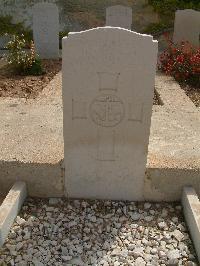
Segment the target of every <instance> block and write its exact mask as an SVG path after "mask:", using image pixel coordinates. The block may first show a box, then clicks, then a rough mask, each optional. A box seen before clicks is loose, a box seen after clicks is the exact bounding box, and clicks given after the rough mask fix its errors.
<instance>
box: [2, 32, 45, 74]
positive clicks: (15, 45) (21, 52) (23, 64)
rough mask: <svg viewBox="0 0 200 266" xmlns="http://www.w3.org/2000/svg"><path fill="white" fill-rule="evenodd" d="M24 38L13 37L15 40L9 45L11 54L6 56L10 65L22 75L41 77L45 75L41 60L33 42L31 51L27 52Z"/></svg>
mask: <svg viewBox="0 0 200 266" xmlns="http://www.w3.org/2000/svg"><path fill="white" fill-rule="evenodd" d="M23 37H24V36H23V35H22V36H19V35H13V39H12V40H11V41H10V42H9V43H8V44H7V47H6V48H7V49H8V50H9V53H8V54H7V55H5V57H6V59H7V61H8V64H10V65H11V67H12V68H13V69H14V70H15V71H16V72H18V73H20V74H25V75H41V74H42V73H43V70H42V65H41V60H40V58H39V56H38V55H37V54H36V52H35V47H34V43H33V41H32V42H31V47H30V51H27V50H25V49H24V48H25V46H26V41H25V39H24V38H23Z"/></svg>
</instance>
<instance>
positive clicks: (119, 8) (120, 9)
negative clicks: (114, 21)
mask: <svg viewBox="0 0 200 266" xmlns="http://www.w3.org/2000/svg"><path fill="white" fill-rule="evenodd" d="M106 13H107V15H112V14H118V13H123V14H124V13H125V14H127V15H132V8H131V7H129V6H123V5H115V6H109V7H107V8H106Z"/></svg>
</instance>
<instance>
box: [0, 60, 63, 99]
mask: <svg viewBox="0 0 200 266" xmlns="http://www.w3.org/2000/svg"><path fill="white" fill-rule="evenodd" d="M42 65H43V69H44V71H45V74H43V75H40V76H23V75H17V74H16V73H14V72H13V71H12V70H11V69H10V68H9V66H7V65H6V66H3V67H2V68H0V97H14V98H22V97H23V98H36V97H37V96H38V94H39V93H40V92H41V91H42V90H43V88H44V87H45V86H46V85H47V84H48V83H49V82H50V81H51V80H52V79H53V77H54V76H55V75H56V74H57V73H58V72H59V71H60V70H61V66H62V61H61V60H42Z"/></svg>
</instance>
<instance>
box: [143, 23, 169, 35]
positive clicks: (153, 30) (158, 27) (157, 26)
mask: <svg viewBox="0 0 200 266" xmlns="http://www.w3.org/2000/svg"><path fill="white" fill-rule="evenodd" d="M170 27H171V25H170V23H164V22H158V23H150V24H149V25H148V26H147V27H146V29H145V30H144V31H143V33H147V34H160V33H162V32H164V31H166V30H167V29H169V28H170Z"/></svg>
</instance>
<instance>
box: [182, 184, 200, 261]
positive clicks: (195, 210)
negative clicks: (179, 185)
mask: <svg viewBox="0 0 200 266" xmlns="http://www.w3.org/2000/svg"><path fill="white" fill-rule="evenodd" d="M182 205H183V212H184V216H185V220H186V223H187V226H188V228H189V231H190V234H191V238H192V240H193V243H194V247H195V249H196V253H197V256H198V259H199V262H200V200H199V198H198V196H197V193H196V191H195V190H194V188H193V187H184V188H183V194H182Z"/></svg>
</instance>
